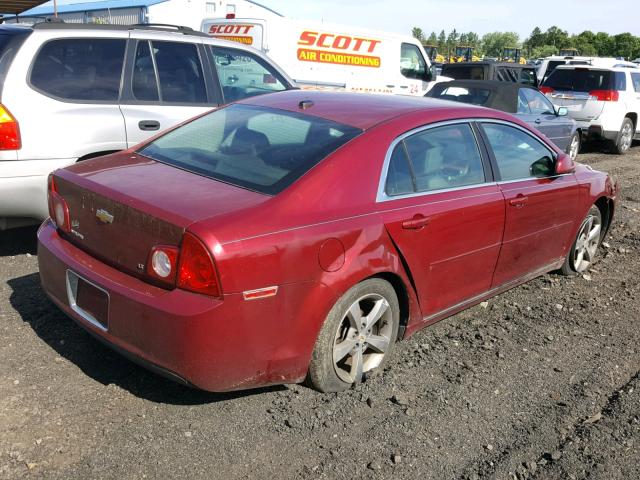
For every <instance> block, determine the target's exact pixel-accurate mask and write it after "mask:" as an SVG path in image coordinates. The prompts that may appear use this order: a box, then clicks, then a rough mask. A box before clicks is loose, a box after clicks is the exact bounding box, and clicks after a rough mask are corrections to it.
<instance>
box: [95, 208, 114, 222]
mask: <svg viewBox="0 0 640 480" xmlns="http://www.w3.org/2000/svg"><path fill="white" fill-rule="evenodd" d="M96 218H97V219H98V220H100V221H101V222H102V223H113V215H111V214H110V213H109V212H107V211H106V210H103V209H102V208H101V209H99V210H96Z"/></svg>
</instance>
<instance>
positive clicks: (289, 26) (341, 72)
mask: <svg viewBox="0 0 640 480" xmlns="http://www.w3.org/2000/svg"><path fill="white" fill-rule="evenodd" d="M227 17H228V18H225V19H220V18H217V19H205V20H204V21H203V22H202V31H203V32H204V33H207V34H209V35H211V36H213V37H215V38H220V39H225V40H232V41H235V42H238V43H242V44H245V45H251V46H252V47H254V48H257V49H259V50H262V51H263V52H264V53H266V54H267V55H268V56H269V57H270V58H271V59H272V60H274V61H276V62H277V63H278V64H279V65H280V66H281V67H282V68H283V69H284V70H285V71H286V72H287V73H288V74H289V76H290V77H292V78H293V79H294V80H295V81H296V83H297V84H298V85H299V86H300V87H301V88H311V89H330V90H348V91H351V92H364V93H387V94H400V95H415V96H423V95H424V94H425V93H426V92H427V91H429V89H430V88H431V87H432V86H433V85H434V83H435V80H436V73H435V69H434V68H433V67H432V65H431V62H430V61H429V57H428V56H427V54H426V53H425V51H424V48H423V47H422V45H421V44H420V42H419V41H418V40H416V39H415V38H413V37H410V36H404V35H397V34H393V33H385V32H377V31H368V30H362V29H358V28H355V27H350V26H345V25H332V24H327V23H321V22H307V21H301V20H293V19H289V18H285V17H282V16H280V15H278V14H276V13H275V12H270V14H269V15H265V18H260V19H256V18H233V17H234V15H227ZM229 17H230V18H229ZM443 79H444V78H443Z"/></svg>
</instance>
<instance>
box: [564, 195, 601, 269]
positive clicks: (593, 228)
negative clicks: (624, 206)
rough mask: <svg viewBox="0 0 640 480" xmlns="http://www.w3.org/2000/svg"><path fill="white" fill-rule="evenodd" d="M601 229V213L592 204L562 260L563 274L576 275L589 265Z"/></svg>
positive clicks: (594, 252) (591, 262) (595, 250)
mask: <svg viewBox="0 0 640 480" xmlns="http://www.w3.org/2000/svg"><path fill="white" fill-rule="evenodd" d="M603 231H604V230H603V228H602V213H600V209H599V208H598V207H596V206H595V205H594V206H592V207H591V208H590V209H589V213H588V214H587V216H586V217H585V219H584V220H583V221H582V224H581V225H580V228H579V229H578V235H577V236H576V239H575V241H574V242H573V245H571V249H570V250H569V253H568V254H567V257H566V258H565V260H564V264H563V265H562V268H561V271H562V273H563V274H564V275H578V274H581V273H584V272H586V271H587V270H588V269H589V267H591V265H592V264H593V261H594V259H595V256H596V253H597V250H598V247H599V246H600V240H601V239H602V233H603Z"/></svg>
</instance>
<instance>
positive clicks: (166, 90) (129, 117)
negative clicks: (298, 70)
mask: <svg viewBox="0 0 640 480" xmlns="http://www.w3.org/2000/svg"><path fill="white" fill-rule="evenodd" d="M291 88H295V87H294V82H293V81H292V80H291V79H290V78H289V77H288V76H287V75H286V74H285V73H284V72H283V71H282V70H281V69H280V68H279V67H277V66H276V65H274V64H273V62H272V61H271V60H269V59H268V58H267V57H266V56H264V55H263V54H262V53H260V52H258V51H257V50H255V49H253V48H251V47H247V46H243V45H240V44H237V43H231V42H227V41H224V40H216V39H213V38H211V37H209V36H208V35H206V34H203V33H200V32H196V31H194V30H191V29H188V28H185V27H154V26H148V25H146V26H112V25H83V24H64V23H40V24H36V25H34V26H29V27H26V26H10V25H2V26H0V230H2V229H6V228H11V227H14V226H20V225H24V224H27V223H33V221H34V220H42V219H44V218H46V217H47V216H48V213H47V212H48V210H47V200H46V197H47V195H46V182H47V176H48V174H49V173H50V172H51V171H53V170H55V169H57V168H60V167H63V166H66V165H69V164H71V163H74V162H77V161H79V160H85V159H88V158H93V157H97V156H101V155H105V154H107V153H111V152H114V151H117V150H123V149H126V148H129V147H132V146H134V145H136V144H137V143H139V142H141V141H143V140H146V139H147V138H149V137H150V136H152V135H155V134H156V133H158V132H159V131H160V130H163V129H166V128H168V127H171V126H173V125H175V124H177V123H180V122H182V121H184V120H187V119H188V118H190V117H193V116H195V115H198V114H200V113H203V112H205V111H207V110H210V109H211V108H212V107H216V106H219V105H221V104H224V103H228V102H231V101H234V100H238V99H241V98H244V97H247V96H251V95H257V94H261V93H267V92H274V91H280V90H286V89H291Z"/></svg>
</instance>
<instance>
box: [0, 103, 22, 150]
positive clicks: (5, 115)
mask: <svg viewBox="0 0 640 480" xmlns="http://www.w3.org/2000/svg"><path fill="white" fill-rule="evenodd" d="M20 148H22V140H21V138H20V127H19V126H18V122H17V121H16V119H15V118H13V115H11V112H9V110H7V108H6V107H5V106H4V105H2V104H0V150H20Z"/></svg>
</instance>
